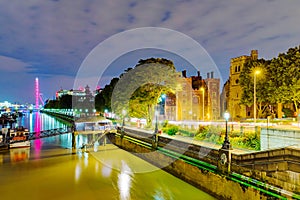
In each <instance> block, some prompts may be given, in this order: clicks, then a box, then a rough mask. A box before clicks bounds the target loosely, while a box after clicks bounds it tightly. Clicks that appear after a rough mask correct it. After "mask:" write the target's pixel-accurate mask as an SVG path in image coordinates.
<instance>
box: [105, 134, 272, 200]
mask: <svg viewBox="0 0 300 200" xmlns="http://www.w3.org/2000/svg"><path fill="white" fill-rule="evenodd" d="M108 137H109V139H110V141H111V142H112V143H114V144H115V145H117V146H119V147H120V148H122V149H125V150H127V151H129V152H132V153H135V155H137V156H139V157H140V158H142V159H144V160H146V161H148V162H150V163H152V164H154V165H156V166H157V167H159V168H162V169H163V170H165V171H167V172H168V173H171V174H173V175H174V176H177V177H179V178H181V179H182V180H184V181H186V182H188V183H190V184H192V185H194V186H196V187H198V188H199V189H201V190H203V191H205V192H207V193H209V194H211V195H213V196H215V197H216V198H218V199H232V200H234V199H237V200H240V199H241V197H242V198H243V199H251V200H252V199H253V200H255V199H269V197H268V196H267V195H266V194H265V193H262V192H260V191H258V190H255V189H253V188H252V187H247V186H245V185H242V184H240V183H238V182H236V181H232V180H230V179H229V178H228V176H226V175H222V174H220V173H215V172H212V171H210V170H205V169H201V168H199V167H197V166H194V165H191V164H189V163H187V162H184V161H183V160H181V159H176V158H173V157H170V156H167V155H165V154H162V153H160V152H159V151H154V150H152V149H151V148H149V147H145V146H141V145H138V144H136V143H134V142H131V141H130V140H127V139H126V138H123V139H122V138H121V137H119V136H118V135H115V134H108ZM190 154H192V153H190ZM194 156H195V155H194Z"/></svg>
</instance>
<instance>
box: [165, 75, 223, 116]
mask: <svg viewBox="0 0 300 200" xmlns="http://www.w3.org/2000/svg"><path fill="white" fill-rule="evenodd" d="M210 74H211V76H208V77H207V79H203V78H202V76H200V72H198V74H197V76H191V77H187V76H186V71H185V70H184V71H182V76H181V78H180V79H179V82H180V85H181V90H180V91H178V92H176V94H175V95H171V94H168V95H167V98H166V105H165V112H166V116H165V119H167V120H177V121H184V120H188V121H205V120H211V119H217V118H219V115H220V114H219V113H220V103H219V102H220V100H219V98H220V92H219V88H220V86H219V85H220V79H215V78H214V77H213V72H212V73H210Z"/></svg>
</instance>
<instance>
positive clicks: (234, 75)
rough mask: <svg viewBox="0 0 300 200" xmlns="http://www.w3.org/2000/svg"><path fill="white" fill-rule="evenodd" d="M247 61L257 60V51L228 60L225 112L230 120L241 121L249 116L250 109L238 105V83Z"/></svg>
mask: <svg viewBox="0 0 300 200" xmlns="http://www.w3.org/2000/svg"><path fill="white" fill-rule="evenodd" d="M249 59H251V60H257V59H258V51H257V50H252V51H251V54H250V56H247V55H243V56H239V57H236V58H232V59H231V60H230V74H229V82H228V84H229V87H228V90H229V91H228V94H229V96H228V107H227V111H228V112H229V113H230V115H231V118H232V119H241V118H246V117H249V116H251V108H249V107H246V106H245V105H242V104H240V101H241V98H242V93H243V90H242V87H241V85H240V82H239V80H240V74H241V71H242V70H243V66H244V65H245V63H246V62H247V61H248V60H249ZM225 93H226V91H225ZM252 110H253V109H252ZM252 115H253V114H252Z"/></svg>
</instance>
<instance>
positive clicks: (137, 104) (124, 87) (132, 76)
mask: <svg viewBox="0 0 300 200" xmlns="http://www.w3.org/2000/svg"><path fill="white" fill-rule="evenodd" d="M177 77H178V73H177V72H176V70H175V66H174V64H173V62H172V61H170V60H167V59H163V58H150V59H146V60H140V61H139V62H138V64H137V65H136V66H135V68H134V69H131V70H129V71H128V72H127V73H124V74H123V75H122V76H121V78H120V80H119V82H118V84H117V85H116V87H115V90H114V92H113V96H112V106H113V110H114V112H115V113H118V114H121V113H122V110H124V109H125V110H126V111H127V114H128V115H129V116H131V117H139V118H141V117H142V118H146V119H147V123H148V124H151V122H152V117H153V114H154V108H155V105H157V103H158V99H159V97H160V96H161V94H162V93H167V92H175V91H176V90H177Z"/></svg>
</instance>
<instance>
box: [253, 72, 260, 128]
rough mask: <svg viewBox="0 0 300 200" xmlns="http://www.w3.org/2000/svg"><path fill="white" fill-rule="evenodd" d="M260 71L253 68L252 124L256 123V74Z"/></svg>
mask: <svg viewBox="0 0 300 200" xmlns="http://www.w3.org/2000/svg"><path fill="white" fill-rule="evenodd" d="M259 73H260V70H255V71H254V87H253V89H254V95H253V98H254V104H253V115H254V126H255V125H256V75H258V74H259Z"/></svg>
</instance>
